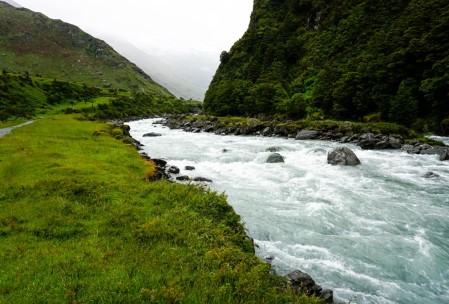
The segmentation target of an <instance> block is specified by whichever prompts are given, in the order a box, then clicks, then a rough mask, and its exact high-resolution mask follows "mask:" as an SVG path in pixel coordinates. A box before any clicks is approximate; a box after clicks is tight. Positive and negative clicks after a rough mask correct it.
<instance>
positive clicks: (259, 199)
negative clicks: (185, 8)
mask: <svg viewBox="0 0 449 304" xmlns="http://www.w3.org/2000/svg"><path fill="white" fill-rule="evenodd" d="M152 121H153V120H144V121H136V122H132V123H129V125H130V126H131V134H132V136H133V137H134V138H135V139H137V140H139V141H141V142H142V143H143V144H144V145H145V147H144V151H145V152H146V153H147V154H148V155H150V156H151V157H154V158H164V159H166V160H168V163H169V165H176V166H178V167H179V168H180V169H181V173H180V174H181V175H189V176H191V177H196V176H202V177H206V178H210V179H212V180H213V181H214V182H213V183H212V184H210V187H211V188H212V189H215V190H216V191H217V192H220V193H221V192H225V193H226V195H227V196H228V200H229V203H230V204H231V205H232V206H233V207H234V209H235V210H236V212H237V213H238V214H240V215H241V217H242V221H243V222H244V223H245V226H246V228H247V230H248V234H249V236H251V237H252V238H254V239H255V242H256V244H257V245H258V246H259V248H257V249H256V251H257V254H258V255H259V256H260V257H262V258H263V257H265V256H268V255H272V256H273V257H274V260H273V261H272V265H273V268H274V269H275V270H276V271H277V272H278V273H279V274H286V273H288V272H290V271H292V270H294V269H300V270H302V271H305V272H307V273H309V274H310V275H311V276H312V277H313V278H314V279H315V281H317V283H318V284H320V285H321V286H323V287H324V288H330V289H333V290H334V293H335V297H336V299H340V300H344V301H345V302H348V301H349V300H350V299H351V298H353V297H354V296H357V297H358V298H359V303H388V304H390V303H401V304H402V303H404V304H405V303H407V304H408V303H422V304H443V303H449V294H448V288H447V287H448V286H449V271H448V266H449V238H448V237H447V236H448V235H449V187H447V185H448V181H449V162H440V161H439V160H438V158H437V157H436V156H433V155H409V154H407V153H406V152H404V151H400V150H397V151H364V150H361V149H360V148H358V147H356V146H354V145H352V144H345V146H347V147H349V148H350V149H352V150H353V151H354V152H355V153H356V155H357V156H358V157H359V159H360V161H361V162H362V165H360V166H357V167H341V166H331V165H328V164H327V160H326V159H327V153H328V152H329V151H331V150H332V149H334V148H335V147H338V146H341V144H338V143H335V142H326V141H296V140H293V139H282V138H264V137H245V136H217V135H214V134H207V133H198V134H197V133H195V134H194V133H185V132H183V131H181V130H169V129H168V128H163V127H161V126H159V125H156V127H154V126H153V125H151V123H152ZM150 131H152V132H157V133H161V134H162V135H163V136H161V137H145V138H144V137H142V136H143V134H145V133H147V132H150ZM443 139H444V138H443ZM444 140H446V139H444ZM448 140H449V139H448ZM268 147H279V148H280V151H279V152H278V153H280V154H281V155H282V156H283V157H284V159H285V163H278V164H267V163H265V162H266V159H267V158H268V156H269V155H270V152H266V149H267V148H268ZM224 150H225V152H224ZM186 165H189V166H195V168H196V170H194V171H186V170H184V167H185V166H186ZM429 171H432V172H434V173H436V174H438V175H439V176H440V177H439V178H432V179H427V178H424V175H425V174H426V173H427V172H429Z"/></svg>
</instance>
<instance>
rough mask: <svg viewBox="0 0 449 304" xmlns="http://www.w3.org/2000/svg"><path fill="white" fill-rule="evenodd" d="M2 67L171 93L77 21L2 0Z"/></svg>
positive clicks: (119, 87)
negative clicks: (86, 31) (76, 23)
mask: <svg viewBox="0 0 449 304" xmlns="http://www.w3.org/2000/svg"><path fill="white" fill-rule="evenodd" d="M0 69H4V70H6V71H13V72H22V73H25V72H28V73H29V74H30V75H31V76H36V75H39V76H41V77H45V78H56V79H58V80H64V81H70V82H77V83H81V84H83V83H84V84H87V85H89V86H95V87H104V88H113V89H123V90H127V91H130V90H131V91H138V92H145V93H148V94H152V95H158V96H166V97H168V96H173V95H172V94H171V93H170V92H169V91H168V90H167V89H165V88H164V87H162V86H161V85H159V84H158V83H156V82H154V81H153V80H152V79H151V77H150V76H148V75H147V74H145V73H144V72H143V71H142V70H141V69H139V68H138V67H137V66H136V65H135V64H133V63H131V62H129V61H128V60H127V59H126V58H124V57H123V56H121V55H120V54H118V53H117V52H116V51H114V50H113V49H112V48H111V47H110V46H109V45H107V44H106V43H105V42H103V41H101V40H98V39H96V38H94V37H92V36H91V35H89V34H87V33H85V32H83V31H82V30H80V29H79V28H78V27H76V26H74V25H71V24H68V23H65V22H62V21H61V20H53V19H50V18H48V17H46V16H44V15H43V14H40V13H35V12H32V11H30V10H28V9H25V8H15V7H13V6H11V5H9V4H7V3H4V2H0Z"/></svg>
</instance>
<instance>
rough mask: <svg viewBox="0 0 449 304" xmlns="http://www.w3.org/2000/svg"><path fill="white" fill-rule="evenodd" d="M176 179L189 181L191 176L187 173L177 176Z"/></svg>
mask: <svg viewBox="0 0 449 304" xmlns="http://www.w3.org/2000/svg"><path fill="white" fill-rule="evenodd" d="M176 180H178V181H188V180H190V177H188V176H187V175H182V176H178V177H176Z"/></svg>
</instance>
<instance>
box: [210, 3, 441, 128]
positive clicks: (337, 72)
mask: <svg viewBox="0 0 449 304" xmlns="http://www.w3.org/2000/svg"><path fill="white" fill-rule="evenodd" d="M448 24H449V2H447V1H444V0H429V1H419V0H390V1H374V0H365V1H353V0H351V1H346V0H345V1H343V0H325V1H323V0H301V1H297V0H294V1H293V0H286V1H279V0H255V1H254V8H253V13H252V16H251V22H250V25H249V28H248V30H247V32H246V33H245V34H244V36H243V37H242V38H241V39H240V40H239V41H237V42H236V43H235V45H234V46H233V47H232V49H231V50H230V52H229V53H228V52H223V53H222V55H221V64H220V67H219V69H218V70H217V73H216V75H215V76H214V79H213V81H212V83H211V85H210V87H209V90H208V92H207V93H206V97H205V108H206V110H207V111H209V112H211V113H214V114H219V115H228V114H230V115H255V114H260V113H263V114H278V113H281V114H286V115H288V116H290V117H295V118H304V117H305V118H312V119H319V118H321V117H329V118H336V119H350V120H360V121H361V120H368V121H373V120H376V121H380V120H382V121H389V122H395V123H399V124H403V125H406V126H412V127H414V128H415V129H416V130H419V131H434V132H439V133H442V134H449V102H448V94H449V72H448V71H449V26H448Z"/></svg>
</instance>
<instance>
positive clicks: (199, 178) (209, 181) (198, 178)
mask: <svg viewBox="0 0 449 304" xmlns="http://www.w3.org/2000/svg"><path fill="white" fill-rule="evenodd" d="M193 181H195V182H206V183H213V181H212V180H211V179H208V178H205V177H195V178H194V179H193Z"/></svg>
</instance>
